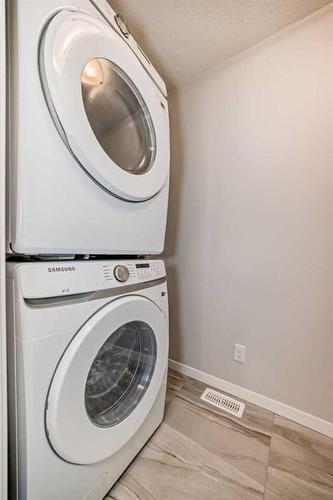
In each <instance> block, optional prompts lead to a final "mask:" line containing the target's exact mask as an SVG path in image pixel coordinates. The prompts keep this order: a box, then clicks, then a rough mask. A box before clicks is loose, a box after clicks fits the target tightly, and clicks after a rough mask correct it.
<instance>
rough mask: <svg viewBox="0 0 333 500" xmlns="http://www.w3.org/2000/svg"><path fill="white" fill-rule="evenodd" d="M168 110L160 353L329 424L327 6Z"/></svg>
mask: <svg viewBox="0 0 333 500" xmlns="http://www.w3.org/2000/svg"><path fill="white" fill-rule="evenodd" d="M171 113H172V115H171V116H172V136H173V137H172V138H173V143H172V144H173V154H172V156H173V159H172V189H171V200H170V203H171V209H170V212H171V213H170V217H169V228H168V239H167V251H166V255H167V262H168V266H169V275H170V279H169V282H170V295H171V297H170V302H171V304H170V309H171V357H172V358H173V359H175V360H177V361H180V362H182V363H185V364H187V365H189V366H191V367H194V368H197V369H199V370H203V371H205V372H208V373H210V374H212V375H215V376H217V377H220V378H222V379H225V380H227V381H229V382H232V383H234V384H238V385H240V386H243V387H246V388H248V389H251V390H253V391H256V392H258V393H260V394H263V395H265V396H268V397H270V398H273V399H275V400H278V401H281V402H283V403H286V404H289V405H291V406H294V407H296V408H298V409H300V410H303V411H305V412H309V413H311V414H313V415H316V416H318V417H321V418H323V419H326V420H329V421H331V422H333V398H332V384H333V8H332V6H329V7H328V8H325V9H323V10H322V11H320V12H319V13H317V14H315V15H313V16H311V17H309V18H307V19H306V20H304V21H302V22H300V23H298V24H296V25H294V26H293V27H291V28H289V29H287V30H285V31H283V32H281V33H280V34H279V35H277V36H275V37H273V38H271V39H270V40H267V41H265V42H263V43H261V44H260V45H257V46H256V47H254V48H253V49H251V50H249V51H246V52H244V53H243V54H241V55H240V56H238V57H236V58H234V59H232V60H230V61H229V62H228V63H227V64H224V65H223V66H221V67H220V68H215V69H214V70H212V71H211V72H210V73H209V74H205V75H202V77H201V78H200V79H198V80H196V81H195V82H190V83H189V85H188V86H186V87H184V88H182V89H178V91H177V93H176V94H174V95H173V97H172V99H171ZM235 342H237V343H241V344H245V345H246V349H247V352H246V363H245V364H244V365H243V364H239V363H236V362H234V361H233V344H234V343H235Z"/></svg>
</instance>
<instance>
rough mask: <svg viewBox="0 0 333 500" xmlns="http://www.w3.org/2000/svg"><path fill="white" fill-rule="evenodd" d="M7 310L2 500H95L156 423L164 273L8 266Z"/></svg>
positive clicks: (164, 349) (128, 266) (107, 266)
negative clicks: (5, 492) (6, 450)
mask: <svg viewBox="0 0 333 500" xmlns="http://www.w3.org/2000/svg"><path fill="white" fill-rule="evenodd" d="M8 304H9V313H8V326H9V328H8V330H9V332H8V340H9V344H10V356H9V368H10V372H9V373H10V377H9V378H10V382H11V384H12V387H11V390H10V395H11V401H10V418H9V423H10V455H11V456H10V464H11V473H12V478H11V485H12V487H11V491H12V498H15V499H20V500H45V499H47V500H59V499H61V500H83V499H85V500H101V499H102V498H103V496H104V495H105V494H106V493H107V491H108V490H109V489H110V488H111V486H112V485H113V484H114V482H115V481H116V479H117V478H118V477H119V475H120V474H121V473H122V472H123V471H124V469H125V468H126V467H127V466H128V465H129V463H130V462H131V460H133V458H134V457H135V455H136V454H137V453H138V451H139V450H140V448H141V447H142V446H143V445H144V444H145V442H146V441H147V439H148V438H149V437H150V436H151V434H152V433H153V432H154V430H155V429H156V428H157V426H158V425H159V424H160V423H161V421H162V416H163V410H164V399H165V388H166V372H167V362H168V297H167V287H166V277H165V268H164V264H163V262H162V261H157V260H153V261H149V260H132V261H110V260H100V261H94V262H90V261H76V262H68V261H63V262H61V261H60V262H47V263H9V264H8ZM14 393H15V395H16V396H15V398H14V397H13V394H14Z"/></svg>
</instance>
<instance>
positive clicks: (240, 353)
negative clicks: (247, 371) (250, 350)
mask: <svg viewBox="0 0 333 500" xmlns="http://www.w3.org/2000/svg"><path fill="white" fill-rule="evenodd" d="M245 349H246V347H245V345H241V344H234V360H235V361H238V363H245Z"/></svg>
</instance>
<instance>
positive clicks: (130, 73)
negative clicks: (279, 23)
mask: <svg viewBox="0 0 333 500" xmlns="http://www.w3.org/2000/svg"><path fill="white" fill-rule="evenodd" d="M10 19H11V27H10V44H9V46H10V49H11V53H10V61H11V68H10V89H11V92H10V94H11V95H10V103H11V105H10V148H9V153H10V159H9V165H8V167H9V188H10V189H9V193H10V194H9V224H8V250H9V251H10V252H13V253H18V254H26V255H37V254H42V255H71V254H107V255H146V254H158V253H160V252H161V251H162V250H163V246H164V238H165V227H166V216H167V205H168V188H169V157H170V152H169V149H170V146H169V118H168V102H167V93H166V87H165V85H164V82H163V80H162V79H161V77H160V76H159V75H158V73H157V72H156V70H155V69H154V67H153V66H152V64H151V63H150V61H149V60H148V59H147V57H146V55H145V54H144V53H143V52H142V50H141V49H140V47H139V46H138V45H137V43H136V42H135V40H134V39H133V37H132V36H131V34H130V33H129V31H128V28H127V27H126V24H124V22H123V20H122V19H121V18H120V17H119V16H117V15H116V14H115V13H114V11H113V10H112V9H111V7H110V6H109V5H108V3H107V2H106V0H91V1H90V0H69V1H65V0H34V1H31V0H12V1H11V2H10Z"/></svg>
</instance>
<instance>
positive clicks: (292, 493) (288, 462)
mask: <svg viewBox="0 0 333 500" xmlns="http://www.w3.org/2000/svg"><path fill="white" fill-rule="evenodd" d="M204 388H205V385H204V384H201V383H200V382H198V381H196V380H193V379H190V378H188V377H183V376H182V375H180V374H178V373H177V372H174V371H170V373H169V378H168V389H167V404H166V411H165V418H164V421H163V423H162V425H161V426H160V427H159V429H158V430H157V431H156V433H155V434H154V435H153V437H152V438H151V439H150V441H149V442H148V443H147V445H146V446H145V448H144V449H143V450H142V451H141V452H140V453H139V455H138V456H137V457H136V459H135V460H134V461H133V462H132V464H131V465H130V467H129V468H128V469H127V470H126V471H125V473H124V474H123V476H122V477H121V478H120V479H119V481H118V482H117V483H116V485H115V486H114V487H113V488H112V490H111V491H110V493H109V494H108V496H107V497H106V499H109V500H110V499H113V500H206V499H207V500H255V499H265V500H277V499H283V500H322V499H323V500H328V499H330V500H333V439H330V438H327V437H325V436H323V435H321V434H318V433H316V432H314V431H311V430H309V429H307V428H305V427H302V426H301V425H298V424H295V423H293V422H291V421H289V420H287V419H285V418H282V417H279V416H277V415H274V414H273V413H271V412H269V411H267V410H264V409H262V408H260V407H258V406H255V405H252V404H251V403H246V407H245V410H244V414H243V417H242V418H241V419H239V418H237V417H235V416H233V415H229V414H228V413H225V412H223V411H222V410H219V409H218V408H215V407H213V406H211V405H209V404H206V403H205V402H203V401H202V400H200V395H201V393H202V392H203V390H204Z"/></svg>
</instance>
